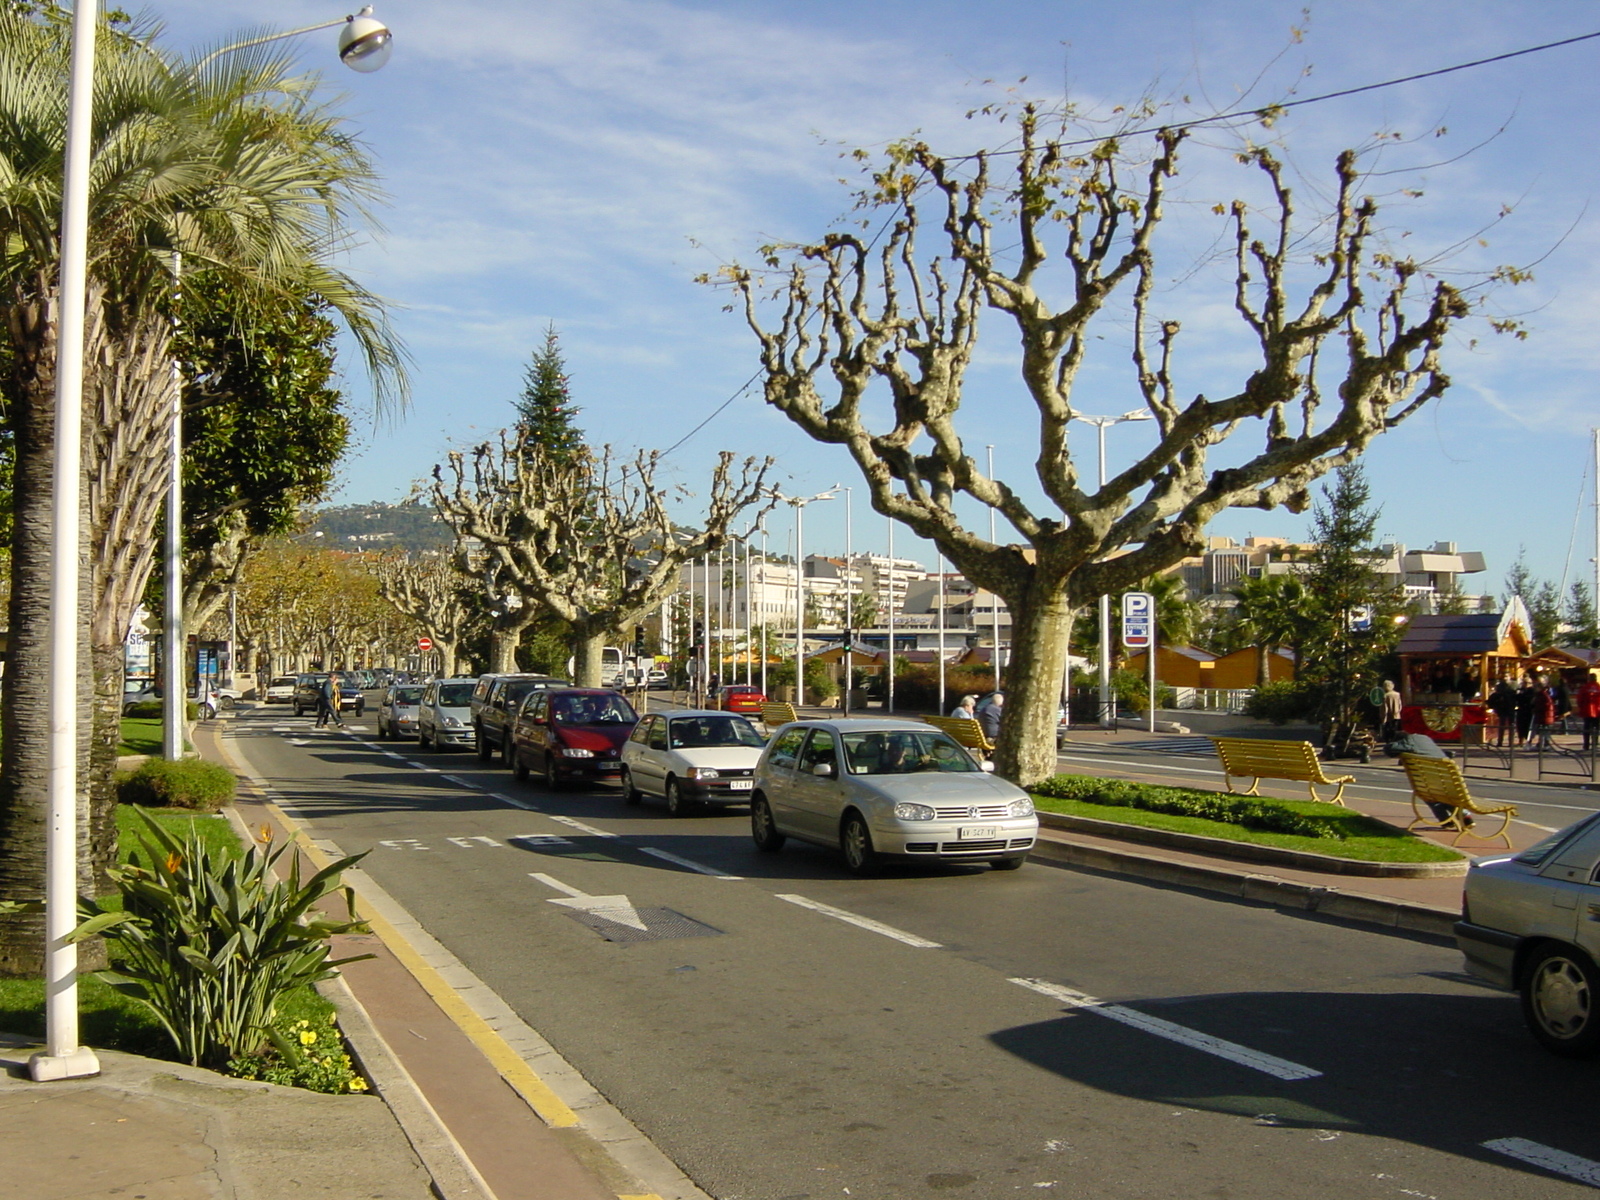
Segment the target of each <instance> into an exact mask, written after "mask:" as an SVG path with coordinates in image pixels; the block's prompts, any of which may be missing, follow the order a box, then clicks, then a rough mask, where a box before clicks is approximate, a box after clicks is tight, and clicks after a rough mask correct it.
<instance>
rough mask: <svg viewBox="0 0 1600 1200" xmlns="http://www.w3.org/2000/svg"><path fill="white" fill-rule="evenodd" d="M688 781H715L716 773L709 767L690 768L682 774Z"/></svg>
mask: <svg viewBox="0 0 1600 1200" xmlns="http://www.w3.org/2000/svg"><path fill="white" fill-rule="evenodd" d="M684 775H685V776H686V777H687V778H689V779H716V778H717V773H716V771H715V770H713V769H712V768H710V767H690V768H689V769H688V770H687V771H685V772H684Z"/></svg>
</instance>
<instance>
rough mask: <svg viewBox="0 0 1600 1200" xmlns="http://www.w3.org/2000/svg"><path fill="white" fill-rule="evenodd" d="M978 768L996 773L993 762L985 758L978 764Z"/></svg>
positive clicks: (989, 772)
mask: <svg viewBox="0 0 1600 1200" xmlns="http://www.w3.org/2000/svg"><path fill="white" fill-rule="evenodd" d="M978 769H979V770H980V771H985V772H987V773H988V774H990V775H993V774H994V764H993V763H992V762H990V761H989V760H988V759H984V760H983V761H982V762H981V763H979V764H978Z"/></svg>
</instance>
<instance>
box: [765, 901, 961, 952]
mask: <svg viewBox="0 0 1600 1200" xmlns="http://www.w3.org/2000/svg"><path fill="white" fill-rule="evenodd" d="M778 899H779V900H787V901H788V902H789V903H790V904H798V905H799V906H800V907H801V908H809V909H810V910H811V911H812V912H819V913H821V914H822V915H823V916H825V917H832V918H833V919H834V920H836V921H843V922H844V923H845V924H847V925H854V926H856V928H858V929H865V930H868V931H869V932H871V933H881V934H883V936H884V937H888V938H893V939H894V940H895V941H897V942H904V943H905V944H906V945H907V946H915V947H917V949H919V950H937V949H939V948H940V943H938V942H930V941H929V940H928V939H927V938H920V937H918V936H917V935H916V934H914V933H907V932H906V931H905V930H903V929H896V928H895V927H894V926H893V925H885V924H884V923H883V922H882V921H874V920H873V919H872V918H871V917H862V916H857V915H856V914H855V913H853V912H848V911H847V910H845V909H842V908H834V907H833V905H831V904H823V903H821V902H820V901H817V900H809V899H807V898H806V897H804V896H795V895H779V896H778Z"/></svg>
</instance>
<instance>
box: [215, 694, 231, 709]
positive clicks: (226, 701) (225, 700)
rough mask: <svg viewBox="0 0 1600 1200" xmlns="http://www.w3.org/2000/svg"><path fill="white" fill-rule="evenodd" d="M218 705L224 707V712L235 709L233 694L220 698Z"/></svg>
mask: <svg viewBox="0 0 1600 1200" xmlns="http://www.w3.org/2000/svg"><path fill="white" fill-rule="evenodd" d="M217 707H218V708H220V709H222V711H223V712H232V711H233V709H234V699H233V697H232V696H223V697H222V698H221V699H220V700H218V701H217Z"/></svg>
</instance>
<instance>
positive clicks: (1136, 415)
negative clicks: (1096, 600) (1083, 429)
mask: <svg viewBox="0 0 1600 1200" xmlns="http://www.w3.org/2000/svg"><path fill="white" fill-rule="evenodd" d="M1072 419H1073V420H1074V421H1082V422H1083V423H1084V424H1085V425H1093V426H1095V428H1097V429H1098V430H1099V431H1100V490H1101V491H1104V490H1105V486H1106V430H1107V429H1109V428H1110V427H1111V426H1113V425H1121V424H1122V423H1123V422H1124V421H1150V420H1154V417H1152V416H1151V414H1150V413H1148V412H1146V411H1145V410H1144V409H1139V408H1136V409H1134V410H1133V411H1132V412H1125V413H1123V414H1122V415H1121V416H1120V417H1086V416H1083V415H1082V414H1079V413H1074V414H1073V416H1072ZM1151 711H1154V702H1153V699H1152V704H1151ZM1100 724H1101V725H1102V726H1104V727H1105V728H1107V729H1110V728H1112V727H1114V726H1115V724H1116V718H1115V714H1114V711H1113V709H1112V708H1111V597H1110V596H1104V595H1103V596H1101V597H1100Z"/></svg>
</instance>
